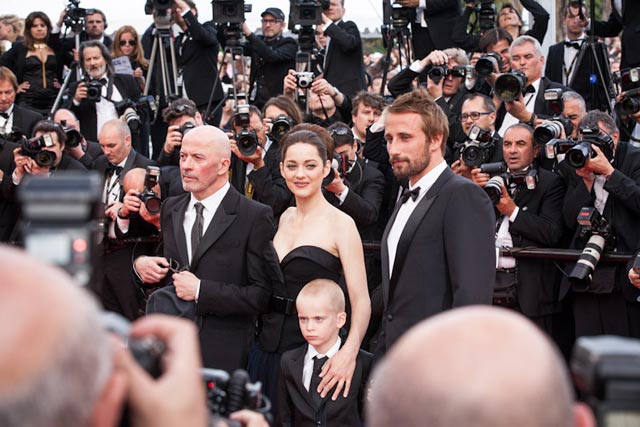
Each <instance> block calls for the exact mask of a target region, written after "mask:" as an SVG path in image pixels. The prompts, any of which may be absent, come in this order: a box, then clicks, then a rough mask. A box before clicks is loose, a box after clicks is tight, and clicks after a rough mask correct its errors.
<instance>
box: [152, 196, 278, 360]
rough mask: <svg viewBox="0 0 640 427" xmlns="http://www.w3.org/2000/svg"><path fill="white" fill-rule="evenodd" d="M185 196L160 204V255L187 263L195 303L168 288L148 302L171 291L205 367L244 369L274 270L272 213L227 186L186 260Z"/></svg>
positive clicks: (276, 264) (276, 266) (182, 264)
mask: <svg viewBox="0 0 640 427" xmlns="http://www.w3.org/2000/svg"><path fill="white" fill-rule="evenodd" d="M190 197H191V195H190V194H185V195H182V196H177V197H171V198H169V199H167V200H166V201H165V202H164V203H163V205H162V213H161V223H162V227H161V228H162V238H163V242H164V256H165V257H166V258H172V259H175V260H177V261H178V262H179V263H180V265H181V266H187V265H188V266H189V271H190V272H192V273H193V274H194V275H195V276H196V277H198V278H199V279H200V294H199V298H198V302H197V303H195V302H187V301H184V300H179V299H178V300H177V301H176V300H175V298H177V297H175V288H173V286H170V287H168V288H163V289H161V290H159V291H157V292H156V294H157V295H156V294H154V295H156V297H155V298H156V299H155V301H154V300H152V299H153V298H154V295H152V297H151V298H152V299H150V300H149V304H150V305H151V306H153V305H154V304H157V303H160V304H162V301H158V299H159V298H162V294H167V293H168V294H169V295H172V297H173V298H174V302H177V304H179V305H180V306H181V307H182V308H186V310H185V311H184V312H190V313H192V314H195V316H196V317H197V322H198V324H199V326H200V349H201V351H202V360H203V363H204V366H206V367H209V368H217V369H224V370H227V371H229V372H232V371H233V370H235V369H238V368H245V367H246V363H247V357H248V354H249V348H250V346H251V344H252V342H253V338H254V335H255V321H256V318H257V316H258V314H259V313H264V312H266V311H267V308H268V302H269V296H270V294H271V282H272V278H273V276H271V275H272V274H276V272H278V270H279V263H278V257H277V255H276V253H275V250H274V249H273V246H272V245H271V244H270V242H271V240H272V239H273V235H274V233H275V226H274V224H273V215H272V213H271V210H270V209H269V208H268V207H267V206H265V205H263V204H261V203H258V202H255V201H253V200H250V199H247V198H246V197H243V196H242V195H240V194H239V193H238V192H237V191H236V190H235V189H234V188H233V187H231V188H229V190H228V192H227V194H226V195H225V197H224V198H223V199H222V203H221V204H220V207H219V208H218V210H217V211H216V213H215V214H214V217H213V220H212V221H211V224H210V225H209V227H208V228H207V230H206V231H205V233H204V236H203V237H202V240H201V241H200V244H199V246H198V248H197V250H196V251H195V253H194V254H193V258H192V260H191V263H189V260H188V255H187V243H186V238H187V237H185V233H184V228H183V223H184V215H185V210H186V208H187V205H188V204H189V200H190ZM158 292H160V293H161V294H158ZM156 308H157V305H156ZM165 309H166V307H165ZM160 311H164V312H167V311H166V310H160ZM168 314H176V312H175V311H173V312H168Z"/></svg>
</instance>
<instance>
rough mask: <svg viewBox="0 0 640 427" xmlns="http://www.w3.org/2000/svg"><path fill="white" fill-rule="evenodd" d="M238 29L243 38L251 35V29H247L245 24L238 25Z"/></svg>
mask: <svg viewBox="0 0 640 427" xmlns="http://www.w3.org/2000/svg"><path fill="white" fill-rule="evenodd" d="M240 29H241V30H242V32H243V33H244V35H245V36H247V37H249V36H250V35H251V28H249V26H248V25H247V23H246V22H243V23H242V24H241V25H240Z"/></svg>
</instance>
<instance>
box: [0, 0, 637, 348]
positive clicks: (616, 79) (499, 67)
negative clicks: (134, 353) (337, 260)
mask: <svg viewBox="0 0 640 427" xmlns="http://www.w3.org/2000/svg"><path fill="white" fill-rule="evenodd" d="M212 3H213V8H214V19H213V21H211V22H200V21H199V20H198V9H197V7H196V4H195V3H194V2H193V1H192V0H155V1H151V0H149V1H147V6H148V10H147V12H148V13H149V14H150V15H152V17H153V24H152V25H151V26H150V27H149V28H148V29H147V30H146V31H145V32H144V33H143V34H140V35H139V34H138V33H137V32H136V31H135V29H133V28H132V27H130V26H126V27H122V28H121V29H118V30H117V31H115V33H114V36H113V38H112V37H110V36H108V35H107V34H106V29H107V17H106V16H105V15H104V13H103V12H101V11H100V10H98V9H81V8H79V7H78V2H77V1H75V2H74V1H71V2H70V3H69V6H68V7H67V8H65V10H64V11H62V12H61V14H60V16H59V19H58V21H57V22H55V23H54V22H52V21H51V20H50V19H49V17H47V16H46V15H45V14H44V13H42V12H33V13H32V14H30V15H29V16H28V17H27V18H26V20H25V21H24V23H22V22H21V20H20V19H18V18H17V17H15V16H13V15H5V16H0V40H2V41H3V43H2V49H3V51H4V53H3V55H2V56H1V57H0V138H1V139H0V241H2V242H11V243H16V244H22V243H23V236H22V230H23V228H22V227H21V221H22V219H23V218H22V213H21V211H20V203H19V201H18V193H19V190H20V186H21V185H22V184H23V182H24V180H25V178H26V177H27V176H29V175H33V176H36V175H37V176H55V175H57V174H59V173H60V172H64V171H75V172H78V173H83V172H85V173H89V171H97V173H98V174H99V175H100V177H102V178H103V181H102V202H103V206H104V209H103V211H102V215H101V216H102V221H101V223H100V224H101V227H102V233H103V239H102V242H101V244H100V258H101V260H102V261H101V263H100V267H99V268H96V272H94V277H95V280H94V281H93V282H92V284H91V290H92V291H93V292H94V293H95V294H96V295H97V297H98V298H99V300H100V302H101V304H102V306H103V307H104V308H105V309H106V310H109V311H113V312H116V313H120V314H121V315H123V316H124V317H125V318H127V319H129V320H131V321H133V320H135V319H137V318H139V317H141V316H142V315H143V314H144V310H145V304H146V301H147V296H148V294H149V293H150V291H151V290H152V289H149V288H147V287H145V285H144V283H143V280H142V279H141V278H140V277H139V276H138V273H137V272H134V270H133V266H132V260H134V259H136V258H137V257H138V256H140V255H155V254H156V252H157V251H158V247H159V240H160V238H159V236H160V224H161V221H160V212H161V209H160V207H161V205H162V203H163V201H164V200H166V199H167V198H169V197H172V196H177V195H181V194H184V191H185V190H184V189H183V187H182V182H181V175H180V168H179V163H180V159H179V155H180V147H181V144H182V138H183V137H184V135H185V134H187V133H188V132H190V131H191V130H192V129H193V128H196V127H199V126H202V125H205V124H209V125H213V126H217V127H219V128H220V129H223V130H224V131H225V132H226V133H227V135H228V137H229V138H230V140H231V150H232V153H233V155H232V158H231V165H230V170H229V182H230V184H231V185H232V186H233V187H235V189H236V190H238V191H239V192H240V193H242V194H244V195H245V196H246V197H249V198H252V199H254V200H256V201H258V202H261V203H263V204H265V205H267V206H269V207H271V209H272V212H273V215H274V217H275V218H276V219H277V218H278V217H279V216H280V215H281V214H282V213H283V212H284V211H285V210H286V209H287V208H288V207H290V206H292V205H293V204H294V198H293V195H292V193H291V192H290V190H289V189H288V188H287V185H286V183H285V180H284V178H283V176H282V175H281V171H280V161H281V153H280V147H279V141H280V140H281V139H282V138H283V136H284V135H285V134H286V133H287V132H288V131H289V130H290V129H291V128H292V127H294V126H295V125H298V124H300V123H310V124H315V125H319V126H322V127H324V128H326V129H327V130H328V131H329V133H330V135H331V137H332V139H333V143H334V149H333V153H330V157H331V159H332V166H333V168H332V169H331V171H330V173H329V175H327V176H326V177H325V180H324V182H323V193H324V195H325V197H326V199H327V200H328V201H329V202H330V203H331V204H333V205H334V206H336V207H337V208H338V209H340V210H341V211H343V212H345V213H346V214H348V215H349V216H350V217H351V218H353V220H354V222H355V224H356V226H357V227H358V231H359V232H360V235H361V238H362V241H363V242H364V243H365V244H369V246H370V247H369V248H368V250H367V251H366V252H365V263H366V269H367V279H368V286H369V291H370V294H371V295H372V305H373V307H374V310H373V313H372V322H371V325H370V331H369V333H368V335H367V339H366V340H365V342H364V343H363V345H364V346H365V347H367V348H374V346H375V340H376V331H377V327H378V324H377V323H378V322H379V321H380V316H381V315H382V313H381V312H376V310H375V307H376V301H377V300H376V296H379V295H377V294H376V292H377V288H378V286H379V285H380V282H381V275H380V271H381V259H380V253H379V251H378V250H377V249H376V246H375V245H376V244H377V243H379V242H380V240H381V238H382V235H383V231H384V229H385V226H386V224H387V222H388V221H389V218H390V216H391V214H392V212H393V209H394V206H395V204H396V201H397V200H398V198H399V195H400V194H402V192H403V191H404V189H408V184H407V182H401V181H398V180H396V179H395V178H394V175H393V172H392V167H391V165H390V163H389V155H388V153H387V150H386V141H385V116H386V113H385V108H386V106H387V105H388V104H389V103H390V102H391V101H392V99H393V98H395V97H398V96H400V95H401V94H403V93H406V92H410V91H412V90H413V89H415V88H416V87H418V86H423V87H425V88H426V90H427V91H428V92H429V94H430V95H431V97H432V98H433V99H434V101H435V102H436V103H437V105H438V106H440V108H441V109H442V110H443V111H444V112H445V114H446V116H447V118H448V123H449V138H448V140H447V142H446V152H445V159H446V161H447V163H448V164H449V166H450V168H451V169H452V170H453V171H454V172H455V173H456V174H458V175H461V176H463V177H466V178H467V179H469V180H471V181H473V182H474V183H475V184H477V185H478V186H480V187H482V188H483V189H484V190H485V191H486V193H487V194H488V195H489V198H490V199H491V201H492V202H493V205H494V207H495V212H496V219H497V221H496V224H495V248H496V259H497V264H496V282H495V286H494V295H493V304H494V305H498V306H502V307H507V308H510V309H512V310H515V311H518V312H520V313H522V314H523V315H525V316H526V317H528V318H529V319H530V320H531V321H533V322H534V323H535V324H536V325H538V326H539V328H540V329H541V330H543V331H544V332H545V333H547V334H548V336H549V337H551V338H552V339H553V340H554V341H555V343H556V344H557V345H558V347H559V348H560V349H561V350H562V352H563V353H564V356H565V357H566V358H568V357H569V356H570V352H571V349H572V346H573V343H574V341H575V338H576V337H580V336H589V335H603V334H611V335H620V336H625V337H634V338H640V266H639V267H636V268H633V260H634V258H635V255H636V253H637V251H638V250H639V249H640V148H638V147H640V144H639V143H640V95H639V91H640V89H638V88H640V57H638V55H637V53H634V51H633V50H632V48H633V44H634V42H637V41H638V37H637V35H634V34H632V33H633V30H632V29H629V30H628V29H627V28H629V26H630V23H632V22H634V21H633V19H634V18H635V19H636V21H635V22H636V24H637V20H638V19H640V11H639V10H638V6H637V5H635V4H634V3H632V2H629V1H628V2H626V3H625V2H622V4H624V6H622V5H621V4H620V3H619V2H612V5H613V11H612V13H611V17H610V18H609V20H608V21H603V22H601V21H597V20H596V19H595V18H591V19H590V18H589V16H588V15H589V13H588V10H587V8H586V7H585V6H584V5H583V4H582V2H578V1H570V2H568V4H567V6H566V7H565V8H564V9H563V10H562V16H561V17H559V18H560V19H561V20H562V24H563V29H564V33H565V36H566V37H565V38H564V39H563V40H562V41H561V42H559V43H557V44H554V45H553V46H551V47H550V48H549V49H548V52H544V51H543V49H542V47H541V44H540V43H541V41H542V40H543V39H544V36H545V34H546V31H547V25H548V21H549V13H548V12H547V11H545V10H544V8H542V6H540V4H539V3H538V2H536V1H533V0H526V1H525V0H522V5H523V7H524V8H525V9H526V10H528V11H529V12H530V13H531V15H532V17H533V22H532V24H531V26H530V28H529V30H528V31H526V32H524V31H523V21H522V18H521V15H520V11H519V10H518V9H517V8H516V7H514V6H513V5H511V4H506V5H503V6H502V8H501V9H500V10H499V11H498V10H496V8H495V5H494V4H493V2H492V1H485V0H480V1H479V2H477V3H476V2H466V3H467V5H466V7H465V8H464V10H462V9H461V5H460V2H459V1H457V0H450V1H440V2H434V4H433V5H432V4H431V2H430V1H429V0H427V1H426V4H425V1H417V0H416V1H412V0H402V1H397V2H396V4H395V6H393V7H391V10H390V20H389V22H388V24H389V25H388V26H387V28H386V32H385V38H386V39H387V42H388V44H389V45H390V46H391V47H392V48H390V49H389V51H388V54H387V55H382V56H380V55H378V56H376V57H375V59H372V58H374V56H372V55H367V56H365V55H364V53H365V52H364V51H363V44H362V40H361V38H360V31H359V29H358V27H357V25H356V23H354V22H352V21H348V20H347V19H346V18H345V12H346V9H345V1H344V0H330V1H326V2H314V1H309V2H302V1H294V0H292V1H291V11H290V15H289V17H288V20H289V29H291V30H295V33H296V34H297V39H296V38H293V37H290V36H287V35H284V31H285V28H286V22H287V16H286V15H285V13H284V12H283V11H282V10H280V9H279V8H276V7H267V8H265V9H264V10H263V11H260V12H261V15H260V16H261V18H262V21H261V28H260V30H259V31H256V32H254V31H252V30H251V29H250V28H249V27H248V25H247V24H246V23H245V22H244V14H245V10H244V9H245V8H244V2H223V1H214V2H212ZM321 3H322V4H321ZM346 6H350V4H347V5H346ZM622 7H624V8H625V9H624V11H623V10H622ZM474 14H475V16H476V18H477V22H476V25H477V26H478V29H479V32H477V31H474V32H469V31H468V30H467V29H468V26H469V25H468V24H469V21H470V19H471V17H472V16H473V15H474ZM591 26H594V27H595V34H596V35H599V36H606V37H615V36H617V35H618V34H619V33H620V31H621V30H622V31H623V35H622V45H621V49H618V48H616V47H614V48H612V49H610V48H607V47H606V46H604V45H602V44H600V43H592V40H590V39H589V37H588V34H587V31H588V30H589V29H590V27H591ZM405 27H410V29H407V28H405ZM452 29H453V31H452ZM21 32H23V34H21ZM407 33H409V34H412V36H413V38H412V41H413V46H412V47H413V53H414V57H411V58H408V57H407V56H406V54H405V53H404V51H403V49H402V44H403V43H404V41H403V38H402V37H400V35H401V34H407ZM395 41H397V42H398V44H399V45H400V48H399V49H394V48H393V47H394V46H395V45H394V42H395ZM406 43H410V42H409V41H406ZM405 47H408V46H405ZM410 50H411V49H408V51H410ZM620 53H621V58H619V57H618V56H614V57H611V56H610V55H611V54H614V55H616V54H617V55H619V54H620ZM592 61H595V62H596V63H597V64H598V67H597V68H598V69H597V71H596V72H595V73H594V71H593V70H590V68H589V65H590V63H591V62H592ZM618 62H619V63H620V68H621V70H620V71H618V72H617V73H614V74H613V75H612V74H611V71H617V70H615V69H614V64H616V63H618ZM596 74H597V75H596ZM590 82H591V83H590ZM465 215H468V216H473V215H474V212H465ZM532 249H535V250H538V251H537V254H536V253H535V252H536V251H535V250H533V251H532ZM562 249H574V250H576V251H575V253H576V254H579V256H576V257H574V258H570V259H569V260H568V261H567V258H563V257H562V256H561V255H562V254H560V255H558V253H559V252H561V251H558V250H562ZM527 251H529V255H526V254H524V255H523V254H522V253H520V252H527ZM580 251H582V252H581V253H580ZM532 252H533V255H532V254H531V253H532ZM604 252H608V253H611V252H620V253H624V254H626V255H629V257H628V258H626V259H623V260H622V261H620V260H616V259H613V258H610V259H604V260H600V257H601V256H602V254H603V253H604ZM425 256H428V254H425ZM576 259H577V260H578V261H577V262H576ZM629 259H630V260H631V261H629ZM173 267H174V266H171V268H173ZM378 302H379V301H378ZM379 303H380V302H379Z"/></svg>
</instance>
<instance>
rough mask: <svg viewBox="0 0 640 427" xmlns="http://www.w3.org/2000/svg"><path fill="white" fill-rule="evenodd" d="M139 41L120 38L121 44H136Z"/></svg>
mask: <svg viewBox="0 0 640 427" xmlns="http://www.w3.org/2000/svg"><path fill="white" fill-rule="evenodd" d="M137 43H138V42H136V41H135V40H120V46H126V45H129V46H135V45H136V44H137Z"/></svg>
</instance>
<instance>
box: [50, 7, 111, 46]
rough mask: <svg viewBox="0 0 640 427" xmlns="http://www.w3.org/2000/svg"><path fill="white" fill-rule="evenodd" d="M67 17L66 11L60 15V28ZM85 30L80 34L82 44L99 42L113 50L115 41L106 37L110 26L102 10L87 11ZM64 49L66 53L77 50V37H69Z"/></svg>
mask: <svg viewBox="0 0 640 427" xmlns="http://www.w3.org/2000/svg"><path fill="white" fill-rule="evenodd" d="M65 17H66V9H65V10H64V11H63V13H61V14H60V17H59V18H58V23H57V24H58V28H62V25H63V24H64V18H65ZM84 24H85V30H84V31H82V32H80V43H84V42H86V41H97V42H100V43H102V44H103V45H105V46H106V47H107V49H109V50H111V46H113V40H112V39H111V37H109V36H108V35H106V34H105V33H104V31H105V30H106V29H107V27H108V26H109V24H108V23H107V16H106V15H105V14H104V12H103V11H101V10H100V9H87V16H86V17H85V20H84ZM63 48H64V50H65V51H67V52H70V51H71V50H72V49H75V48H76V45H75V37H69V38H66V39H64V40H63Z"/></svg>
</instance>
